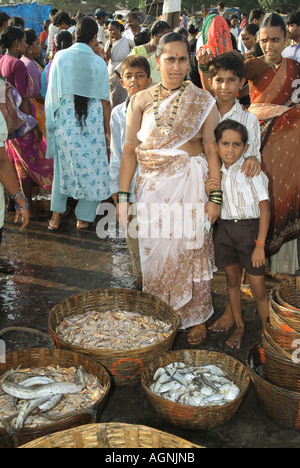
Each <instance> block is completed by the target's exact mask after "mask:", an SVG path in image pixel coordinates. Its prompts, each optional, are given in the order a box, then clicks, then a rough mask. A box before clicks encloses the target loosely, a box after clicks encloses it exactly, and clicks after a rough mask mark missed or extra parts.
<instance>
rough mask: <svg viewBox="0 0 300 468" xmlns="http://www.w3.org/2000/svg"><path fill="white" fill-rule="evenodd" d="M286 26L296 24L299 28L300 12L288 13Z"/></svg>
mask: <svg viewBox="0 0 300 468" xmlns="http://www.w3.org/2000/svg"><path fill="white" fill-rule="evenodd" d="M285 22H286V24H296V25H297V26H300V10H297V11H292V13H289V14H288V15H287V17H286V20H285Z"/></svg>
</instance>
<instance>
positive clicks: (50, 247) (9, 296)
mask: <svg viewBox="0 0 300 468" xmlns="http://www.w3.org/2000/svg"><path fill="white" fill-rule="evenodd" d="M95 227H96V226H95V225H94V226H93V228H92V229H91V230H90V231H86V232H79V231H77V230H76V228H75V219H74V216H73V215H70V216H69V217H68V218H66V219H64V220H63V224H62V228H61V230H60V232H59V233H50V232H48V230H47V218H46V219H44V220H42V221H39V222H32V223H31V225H30V227H29V228H28V229H27V230H26V232H25V233H20V232H19V230H18V228H17V227H16V226H14V224H13V215H11V214H8V215H7V216H6V222H5V233H4V237H3V242H2V245H1V259H2V260H5V261H7V262H9V263H10V264H11V265H13V266H14V268H15V274H13V275H10V276H3V275H2V276H0V329H3V328H6V327H8V326H23V327H31V328H36V329H38V330H41V331H44V332H46V333H47V332H48V329H47V319H48V313H49V311H50V309H51V308H52V307H53V306H54V305H56V304H57V303H59V302H60V301H61V300H63V299H65V298H67V297H69V296H72V295H74V294H78V293H81V292H83V291H86V290H90V289H95V288H115V287H118V288H119V287H120V288H134V283H135V278H134V277H133V276H132V275H131V273H130V271H131V270H130V258H129V254H128V251H127V247H126V243H125V241H124V239H121V238H113V237H111V238H106V239H99V238H98V237H97V235H96V229H95ZM108 233H109V234H110V235H111V236H113V235H114V233H115V229H114V227H112V226H110V228H109V230H108ZM275 284H276V283H275V282H274V281H273V280H271V279H267V286H268V288H271V287H273V286H274V285H275ZM242 299H243V310H244V320H245V323H246V335H245V339H244V341H243V345H242V348H241V349H240V350H232V349H230V348H229V347H228V346H226V344H225V341H226V334H225V335H224V334H218V333H213V332H209V333H208V337H207V339H206V341H205V343H203V344H202V345H201V346H200V347H199V349H205V350H215V351H219V352H222V353H227V354H230V355H232V356H234V357H236V358H237V359H239V360H240V361H242V362H244V363H245V361H246V356H247V352H248V351H249V349H250V348H251V347H252V345H253V344H254V343H256V342H257V341H259V339H260V335H261V326H260V321H259V319H258V315H257V312H256V307H255V303H254V301H253V299H252V298H249V297H248V296H246V295H243V298H242ZM213 302H214V308H215V315H214V317H213V319H212V320H211V321H213V320H214V319H215V318H216V317H218V316H219V315H220V314H221V313H222V311H223V310H224V307H225V304H226V288H225V279H224V274H223V272H218V273H216V275H215V277H214V280H213ZM3 339H4V340H5V344H6V350H7V352H8V353H9V352H12V351H16V350H18V349H24V348H31V347H45V342H43V339H41V338H37V337H35V336H33V335H27V334H22V333H19V332H18V333H15V332H14V333H8V334H5V336H3ZM188 347H189V346H188V345H187V342H186V335H185V333H179V334H178V336H177V338H176V340H175V343H174V348H175V349H185V348H188ZM99 421H100V422H114V421H115V422H124V423H132V424H141V425H146V426H150V427H153V428H156V429H160V430H163V431H166V432H169V433H172V434H175V435H177V436H179V437H182V438H184V439H187V440H189V441H191V442H193V443H195V444H197V445H200V446H204V447H208V448H259V447H263V448H282V447H286V448H298V447H299V446H300V433H299V432H297V431H295V430H293V429H288V428H285V427H283V426H281V425H278V424H277V423H275V422H274V421H273V420H272V419H271V418H270V417H269V416H268V415H267V414H266V413H265V412H264V410H263V409H262V407H261V404H260V402H259V401H258V400H257V398H256V396H255V395H254V392H253V389H252V387H251V388H250V390H249V392H248V394H247V396H246V398H245V400H244V402H243V403H242V405H241V407H240V409H239V411H238V412H237V414H236V415H235V416H234V417H233V418H232V419H231V420H230V421H229V422H228V423H226V424H225V425H223V426H221V427H219V428H216V429H213V430H209V431H203V430H184V429H180V428H177V427H175V426H173V425H171V424H170V423H167V422H165V421H164V420H163V419H162V418H161V417H160V416H159V415H158V414H157V413H156V411H155V410H154V409H153V408H152V406H151V404H150V402H149V401H148V398H147V396H146V394H145V393H144V391H143V389H142V387H141V385H140V384H139V383H137V384H134V385H132V384H131V385H126V386H122V387H115V388H113V389H112V390H111V392H110V395H109V398H108V400H107V404H106V407H105V409H104V411H103V413H102V415H101V416H100V418H99Z"/></svg>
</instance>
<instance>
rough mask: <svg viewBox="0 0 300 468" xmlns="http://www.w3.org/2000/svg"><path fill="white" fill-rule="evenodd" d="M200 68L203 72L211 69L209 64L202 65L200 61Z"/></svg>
mask: <svg viewBox="0 0 300 468" xmlns="http://www.w3.org/2000/svg"><path fill="white" fill-rule="evenodd" d="M198 68H199V70H200V71H202V72H203V73H208V71H209V66H208V65H200V63H199V65H198Z"/></svg>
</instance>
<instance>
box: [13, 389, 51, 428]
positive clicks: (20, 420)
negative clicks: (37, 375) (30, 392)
mask: <svg viewBox="0 0 300 468" xmlns="http://www.w3.org/2000/svg"><path fill="white" fill-rule="evenodd" d="M48 399H49V397H48V396H43V397H40V398H36V399H34V400H31V401H29V402H28V403H25V404H24V405H23V407H22V409H21V411H20V412H19V414H18V417H17V420H16V424H15V428H16V429H21V428H22V427H23V426H24V423H25V421H26V419H27V418H28V416H29V415H30V413H32V411H33V410H34V409H35V408H38V407H39V405H41V404H43V403H45V402H46V401H47V400H48Z"/></svg>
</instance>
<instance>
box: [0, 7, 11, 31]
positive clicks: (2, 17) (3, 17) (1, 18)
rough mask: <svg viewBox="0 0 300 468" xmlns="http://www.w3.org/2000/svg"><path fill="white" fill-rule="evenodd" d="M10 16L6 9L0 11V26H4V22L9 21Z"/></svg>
mask: <svg viewBox="0 0 300 468" xmlns="http://www.w3.org/2000/svg"><path fill="white" fill-rule="evenodd" d="M9 18H10V16H8V14H7V13H5V12H4V11H1V12H0V28H2V26H3V25H4V23H7V22H8V20H9Z"/></svg>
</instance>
